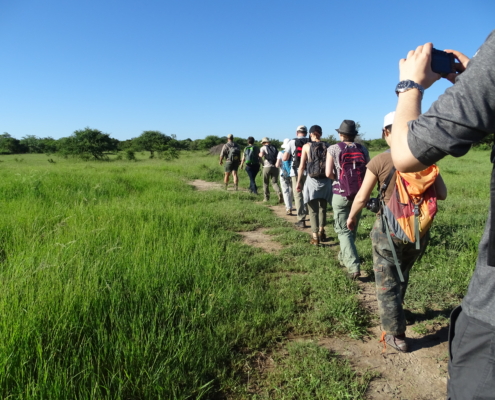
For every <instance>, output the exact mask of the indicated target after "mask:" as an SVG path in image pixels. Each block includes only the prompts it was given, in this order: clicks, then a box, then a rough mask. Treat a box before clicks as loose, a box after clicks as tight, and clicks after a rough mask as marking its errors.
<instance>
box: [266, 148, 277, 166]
mask: <svg viewBox="0 0 495 400" xmlns="http://www.w3.org/2000/svg"><path fill="white" fill-rule="evenodd" d="M265 153H266V154H265V160H266V161H268V162H269V163H270V164H273V165H275V164H276V163H277V148H276V147H275V146H274V145H273V144H267V145H265Z"/></svg>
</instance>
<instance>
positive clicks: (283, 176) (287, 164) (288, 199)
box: [275, 139, 293, 215]
mask: <svg viewBox="0 0 495 400" xmlns="http://www.w3.org/2000/svg"><path fill="white" fill-rule="evenodd" d="M289 141H290V139H284V143H283V144H282V146H280V147H281V148H282V150H281V151H279V152H278V155H277V164H275V166H276V167H277V168H278V169H279V170H280V186H281V187H282V194H283V196H284V203H285V213H286V214H287V215H292V198H293V194H292V181H291V179H290V171H291V169H292V168H291V164H292V163H291V161H290V160H288V161H283V156H284V154H285V152H286V149H287V144H288V143H289Z"/></svg>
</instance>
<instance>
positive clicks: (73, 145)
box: [59, 127, 118, 160]
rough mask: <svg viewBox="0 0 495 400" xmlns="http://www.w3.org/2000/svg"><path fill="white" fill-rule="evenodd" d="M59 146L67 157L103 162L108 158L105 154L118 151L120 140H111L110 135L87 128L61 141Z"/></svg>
mask: <svg viewBox="0 0 495 400" xmlns="http://www.w3.org/2000/svg"><path fill="white" fill-rule="evenodd" d="M59 146H60V151H61V152H62V153H63V154H66V155H72V156H76V157H81V158H88V157H93V158H94V159H96V160H103V159H105V158H106V155H105V153H108V152H113V151H116V150H117V146H118V140H117V139H113V138H111V137H110V135H109V134H108V133H103V132H101V131H99V130H98V129H91V128H89V127H86V128H84V129H81V130H77V131H74V133H73V134H72V135H71V136H69V137H67V138H62V139H61V140H59Z"/></svg>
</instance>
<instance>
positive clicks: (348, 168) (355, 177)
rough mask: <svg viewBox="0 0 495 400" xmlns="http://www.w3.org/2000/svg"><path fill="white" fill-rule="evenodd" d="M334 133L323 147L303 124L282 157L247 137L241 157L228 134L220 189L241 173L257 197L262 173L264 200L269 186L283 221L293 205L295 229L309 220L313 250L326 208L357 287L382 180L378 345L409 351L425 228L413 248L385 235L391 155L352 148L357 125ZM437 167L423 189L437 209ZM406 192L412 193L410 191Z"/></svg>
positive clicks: (388, 119)
mask: <svg viewBox="0 0 495 400" xmlns="http://www.w3.org/2000/svg"><path fill="white" fill-rule="evenodd" d="M393 119H394V113H389V114H387V116H385V119H384V124H383V131H382V137H383V138H384V139H385V140H386V141H387V142H389V141H390V137H391V134H392V124H393ZM336 131H337V133H338V135H339V142H338V143H336V144H334V145H328V144H327V143H325V142H323V141H322V140H321V138H322V135H323V130H322V128H321V127H320V126H319V125H313V126H311V127H310V129H309V131H308V129H307V128H306V126H304V125H300V126H298V127H297V128H296V137H295V138H293V139H285V140H284V142H283V144H282V146H281V147H282V149H281V150H280V151H277V149H276V148H275V146H273V145H272V144H271V143H270V140H269V139H268V138H266V137H264V138H263V139H262V140H261V144H262V146H261V148H258V147H257V146H256V145H255V144H254V142H255V141H254V138H253V137H249V138H248V146H247V147H246V148H245V149H244V151H243V153H242V156H241V152H240V150H239V148H238V146H237V145H236V144H235V143H234V141H233V139H234V138H233V136H232V135H229V136H228V137H227V139H228V142H227V143H226V144H225V145H224V147H223V149H222V152H221V155H220V164H222V162H223V159H226V160H227V161H226V163H225V179H224V183H225V187H226V188H227V186H228V182H229V176H230V174H233V175H234V185H235V189H236V190H237V185H238V176H237V170H238V169H239V168H241V169H243V168H244V169H245V170H246V172H247V174H248V176H249V180H250V184H249V191H250V192H251V193H254V194H258V189H257V186H256V181H255V179H256V176H257V174H258V173H259V171H260V169H261V168H263V194H264V201H268V200H269V199H270V184H271V186H272V188H273V190H274V192H275V193H276V195H277V196H278V200H279V202H280V203H282V202H284V203H285V207H286V212H287V214H288V215H292V210H293V205H294V206H295V211H296V216H297V221H296V222H295V226H296V227H298V228H307V226H306V220H307V216H308V215H309V220H310V227H311V233H312V235H311V239H310V244H312V245H316V246H318V245H320V243H322V242H325V241H327V234H326V231H325V227H326V224H327V210H328V208H329V206H331V208H332V211H333V219H334V230H335V233H336V235H337V236H338V241H339V245H340V250H339V253H338V260H339V263H340V265H341V266H343V267H345V268H346V269H347V273H348V277H349V278H350V279H351V280H356V279H358V277H359V276H360V275H361V270H360V264H361V263H360V258H359V254H358V252H357V249H356V244H355V241H356V234H357V229H358V225H359V219H360V216H361V211H362V209H363V208H364V207H366V206H367V203H368V201H369V200H370V196H371V193H372V191H373V188H374V187H375V185H377V184H378V187H380V188H381V187H383V185H384V183H385V181H388V182H387V185H388V187H387V189H386V190H384V191H383V193H382V196H381V197H380V198H379V199H378V198H377V199H376V200H375V201H378V202H379V206H378V208H379V210H375V212H377V220H376V222H375V224H374V226H373V230H372V232H371V235H370V236H371V239H372V246H373V264H374V272H375V277H376V290H377V300H378V305H379V307H378V308H379V314H380V319H381V324H382V328H383V335H382V336H383V337H382V338H381V340H382V341H383V342H384V343H385V344H388V345H390V346H392V347H393V348H395V349H397V350H399V351H401V352H406V351H408V346H407V342H406V338H405V332H406V322H405V321H406V320H405V315H404V310H403V308H402V304H403V300H404V296H405V293H406V289H407V284H408V281H409V271H410V270H411V267H412V266H413V264H414V262H415V261H416V260H417V259H418V257H419V256H420V255H421V254H422V253H423V252H424V250H425V248H426V245H427V241H428V235H427V234H426V231H427V230H428V229H427V228H426V229H425V230H424V232H422V233H421V234H420V237H418V238H417V240H414V238H412V239H411V240H410V241H409V240H404V238H400V239H399V238H398V236H399V234H398V233H397V232H396V231H393V232H392V233H390V232H389V231H388V230H387V229H385V222H384V218H385V217H386V216H385V214H386V213H385V210H383V209H382V208H383V207H385V204H388V202H389V201H390V198H391V197H392V196H393V193H395V192H394V188H395V187H396V184H395V183H394V182H396V180H397V175H398V174H397V172H396V171H395V169H394V168H393V163H392V157H391V154H390V151H386V152H384V153H382V154H379V155H378V156H376V157H374V158H373V159H372V160H370V156H369V153H368V150H367V149H366V147H365V146H363V145H362V144H360V143H356V141H355V139H356V137H357V135H358V131H357V129H356V123H355V122H354V121H352V120H344V121H343V122H342V123H341V125H340V127H339V128H338V129H336ZM308 134H309V136H308ZM233 148H237V151H236V152H235V153H236V154H235V157H236V158H235V159H233V158H232V155H233V154H232V153H233V150H232V149H233ZM435 168H436V169H435V173H434V174H433V175H432V176H430V175H428V176H429V177H430V178H431V177H432V179H431V182H430V183H429V184H425V183H424V182H423V186H429V187H431V188H432V190H434V197H433V199H434V200H435V206H436V200H443V199H445V198H446V196H447V189H446V187H445V184H444V182H443V180H442V177H441V176H440V174H439V173H438V168H437V167H435ZM278 179H280V187H279V185H278ZM400 179H406V180H407V176H406V175H401V177H400ZM390 182H391V184H389V183H390ZM407 185H408V187H409V186H411V185H412V184H410V183H407ZM428 202H430V198H428ZM392 208H393V207H392ZM392 218H393V216H389V220H390V221H389V222H388V223H387V226H388V225H393V224H394V222H393V221H391V219H392ZM418 219H419V217H418ZM428 227H429V226H428Z"/></svg>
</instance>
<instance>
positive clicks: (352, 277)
mask: <svg viewBox="0 0 495 400" xmlns="http://www.w3.org/2000/svg"><path fill="white" fill-rule="evenodd" d="M360 276H361V272H351V273H349V274H347V277H348V278H349V279H350V280H351V281H355V280H356V279H357V278H358V277H360Z"/></svg>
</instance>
